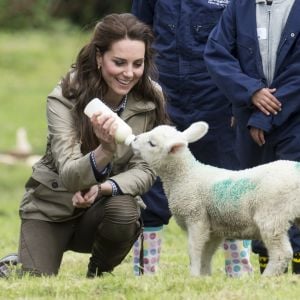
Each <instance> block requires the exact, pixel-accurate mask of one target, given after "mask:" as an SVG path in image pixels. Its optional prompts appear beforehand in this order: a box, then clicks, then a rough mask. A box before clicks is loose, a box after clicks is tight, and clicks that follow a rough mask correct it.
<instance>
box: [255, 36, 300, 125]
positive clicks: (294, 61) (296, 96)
mask: <svg viewBox="0 0 300 300" xmlns="http://www.w3.org/2000/svg"><path fill="white" fill-rule="evenodd" d="M290 49H291V50H290V51H292V52H293V53H290V52H288V53H287V55H286V59H285V61H287V62H288V63H283V66H282V67H281V68H280V69H279V70H278V72H277V73H278V74H277V75H276V77H275V79H274V81H273V83H272V87H274V88H276V89H277V91H276V92H275V93H274V96H275V97H276V98H277V99H278V100H279V101H280V102H281V104H282V110H281V111H280V112H279V113H278V114H277V115H275V116H274V117H273V118H272V126H273V127H274V128H276V127H279V126H281V125H282V124H284V123H285V122H287V121H288V120H289V119H290V118H291V116H293V115H300V73H299V70H300V33H299V34H298V39H297V41H296V42H295V43H294V45H293V47H290ZM256 120H257V117H256V116H255V115H253V116H252V117H251V118H250V119H249V125H251V126H255V122H256Z"/></svg>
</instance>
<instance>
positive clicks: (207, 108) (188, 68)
mask: <svg viewBox="0 0 300 300" xmlns="http://www.w3.org/2000/svg"><path fill="white" fill-rule="evenodd" d="M228 2H229V1H228V0H189V1H187V0H133V1H132V13H133V14H135V15H136V16H137V17H139V18H140V19H141V20H142V21H144V22H145V23H147V24H149V25H150V26H151V27H152V29H153V31H154V34H155V37H156V42H155V44H154V48H155V50H156V52H157V58H156V64H157V66H158V71H159V84H160V85H161V86H162V89H163V91H164V92H165V93H166V96H167V111H168V114H169V116H170V118H171V120H172V122H173V123H174V125H176V127H177V128H178V129H179V130H184V129H186V128H187V127H188V126H189V125H190V124H191V123H193V122H196V121H199V120H202V121H206V122H208V124H209V126H210V129H209V132H208V134H207V135H206V136H205V137H204V138H203V139H201V140H200V141H198V142H195V143H193V144H191V145H190V149H191V151H192V153H193V154H194V156H195V157H196V158H197V159H198V160H199V161H201V162H203V163H205V164H210V165H213V166H216V167H222V168H228V169H239V162H238V160H237V157H236V154H235V129H234V128H233V126H232V110H231V103H230V102H229V100H228V99H227V98H226V97H225V96H224V95H223V94H222V93H221V92H220V90H219V89H218V88H217V87H216V85H215V84H214V83H213V81H212V79H211V77H210V75H209V74H208V72H207V69H206V66H205V63H204V60H203V52H204V48H205V45H206V42H207V38H208V35H209V33H210V32H211V30H212V29H213V27H214V26H215V25H216V24H217V22H218V20H219V18H220V16H221V14H222V12H223V10H224V8H225V7H226V6H227V4H228ZM143 198H144V202H145V203H146V205H147V208H146V210H145V211H144V213H143V216H144V223H145V229H146V232H145V233H147V228H148V227H151V228H149V231H150V233H149V234H147V236H144V254H145V255H144V273H146V272H147V270H146V268H145V267H146V265H147V264H148V263H149V262H151V260H152V258H153V257H152V256H151V244H154V245H155V243H154V242H153V240H154V238H155V236H157V233H158V232H160V231H159V230H158V229H159V228H160V227H159V225H162V224H163V223H164V222H166V220H165V219H161V221H160V222H158V223H157V222H156V223H153V220H154V219H153V216H156V217H157V216H168V213H167V211H165V210H164V209H161V207H160V206H163V205H164V203H165V202H166V199H164V198H165V196H164V194H163V192H162V190H161V188H160V185H159V184H158V185H157V186H156V187H154V188H152V189H151V190H150V191H149V192H148V193H147V195H146V197H143ZM163 200H164V201H163ZM154 203H155V205H156V207H153V204H154ZM157 209H160V210H157ZM149 224H150V225H149ZM151 224H152V225H151ZM159 244H160V242H159ZM139 246H140V243H136V247H134V261H135V263H134V268H135V270H138V269H139V267H138V262H139V257H138V255H139V251H138V249H137V247H139ZM149 247H150V251H148V248H149ZM224 250H225V271H226V274H227V275H228V276H232V277H237V276H241V275H242V274H249V273H251V272H252V266H251V263H250V250H251V249H250V242H249V241H235V240H227V241H225V243H224ZM157 252H159V251H155V249H154V250H153V251H152V253H157ZM147 256H149V257H147ZM157 260H158V259H156V260H155V259H154V262H155V261H156V262H157ZM150 269H151V267H150ZM155 270H156V268H155V266H152V271H153V272H155ZM153 272H152V273H153ZM137 274H138V273H137Z"/></svg>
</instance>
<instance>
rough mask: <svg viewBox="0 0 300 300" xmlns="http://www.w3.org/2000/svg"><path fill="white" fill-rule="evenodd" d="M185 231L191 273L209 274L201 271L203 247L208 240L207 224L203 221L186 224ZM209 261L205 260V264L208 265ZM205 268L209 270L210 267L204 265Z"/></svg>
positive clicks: (195, 274)
mask: <svg viewBox="0 0 300 300" xmlns="http://www.w3.org/2000/svg"><path fill="white" fill-rule="evenodd" d="M187 231H188V246H189V256H190V270H191V275H192V276H200V275H210V273H209V274H203V273H202V272H201V271H202V270H201V269H202V268H201V267H202V258H203V252H204V247H205V244H206V243H207V242H208V240H209V228H208V227H207V225H205V224H203V222H198V223H193V224H188V225H187ZM210 263H211V262H210V261H208V260H207V261H206V264H207V265H209V266H210ZM206 270H210V267H206Z"/></svg>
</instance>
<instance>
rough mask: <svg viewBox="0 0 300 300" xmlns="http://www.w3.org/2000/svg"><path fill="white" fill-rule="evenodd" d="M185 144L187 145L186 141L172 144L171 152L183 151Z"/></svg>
mask: <svg viewBox="0 0 300 300" xmlns="http://www.w3.org/2000/svg"><path fill="white" fill-rule="evenodd" d="M185 146H186V144H185V143H175V144H173V145H171V147H170V150H169V153H171V154H175V153H177V152H179V151H181V150H182V149H183V148H184V147H185Z"/></svg>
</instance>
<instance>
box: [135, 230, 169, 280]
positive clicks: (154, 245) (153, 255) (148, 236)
mask: <svg viewBox="0 0 300 300" xmlns="http://www.w3.org/2000/svg"><path fill="white" fill-rule="evenodd" d="M162 228H163V227H162V226H160V227H145V228H144V232H143V233H142V235H140V237H139V238H138V240H137V241H136V242H135V243H134V246H133V272H134V275H137V276H138V275H143V274H145V275H151V274H154V273H156V272H157V270H158V263H159V258H160V252H161V243H162Z"/></svg>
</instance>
